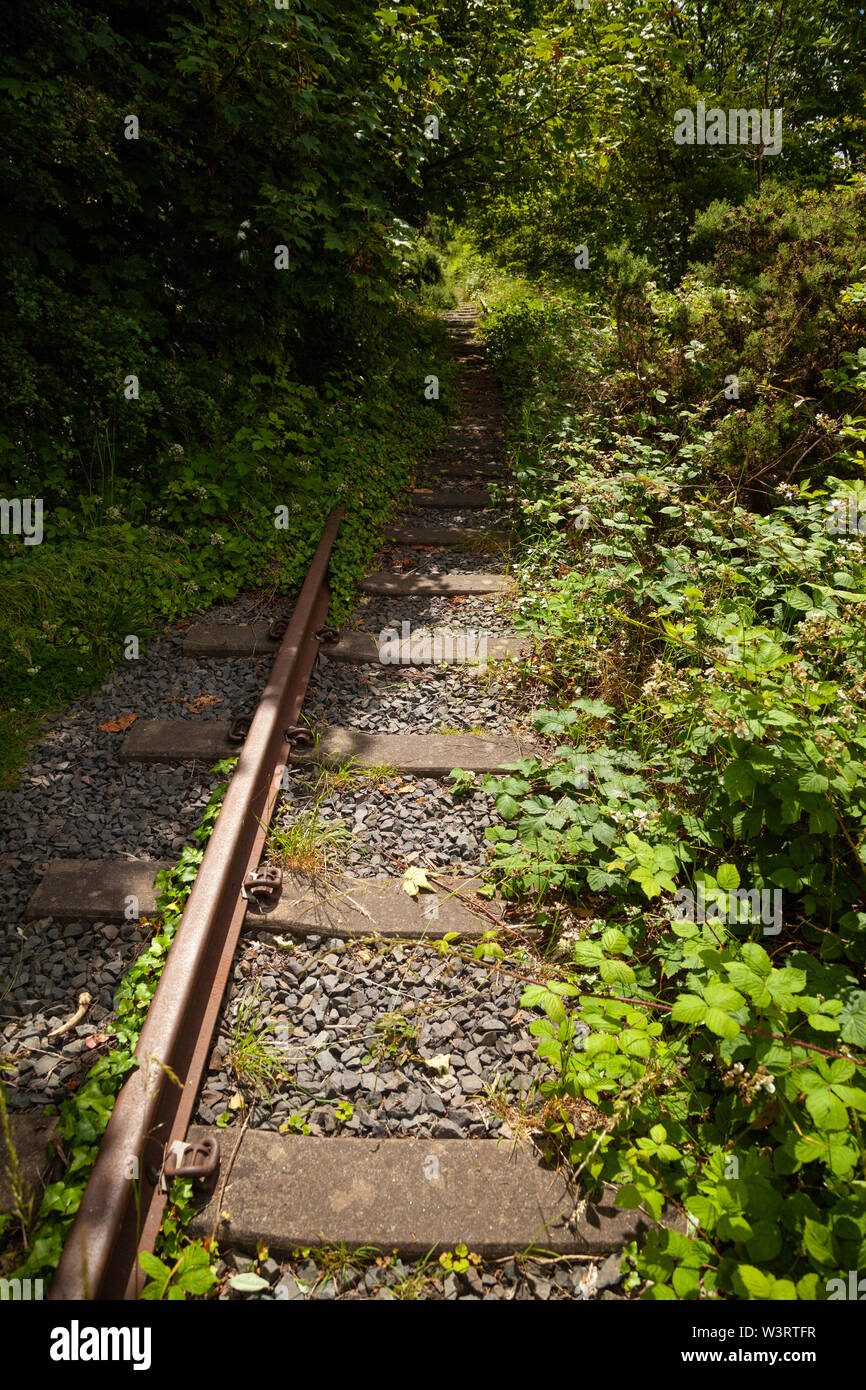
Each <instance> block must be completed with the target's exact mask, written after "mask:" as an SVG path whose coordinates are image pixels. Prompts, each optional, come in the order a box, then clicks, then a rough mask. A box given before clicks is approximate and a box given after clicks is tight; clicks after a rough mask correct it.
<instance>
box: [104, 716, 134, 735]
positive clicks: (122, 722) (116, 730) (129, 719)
mask: <svg viewBox="0 0 866 1390" xmlns="http://www.w3.org/2000/svg"><path fill="white" fill-rule="evenodd" d="M137 718H138V715H137V714H122V715H121V716H120V718H119V719H109V720H108V722H107V723H106V724H99V725H98V726H97V727H98V728H99V731H100V733H103V734H121V733H123V730H124V729H128V728H129V726H130V724H134V723H135V721H136V719H137Z"/></svg>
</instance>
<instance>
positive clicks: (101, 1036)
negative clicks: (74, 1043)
mask: <svg viewBox="0 0 866 1390" xmlns="http://www.w3.org/2000/svg"><path fill="white" fill-rule="evenodd" d="M104 1042H108V1034H107V1033H91V1034H90V1036H89V1037H87V1038H85V1039H84V1046H85V1047H101V1046H102V1044H103V1043H104Z"/></svg>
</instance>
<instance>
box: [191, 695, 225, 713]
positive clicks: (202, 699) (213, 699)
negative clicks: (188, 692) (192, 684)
mask: <svg viewBox="0 0 866 1390" xmlns="http://www.w3.org/2000/svg"><path fill="white" fill-rule="evenodd" d="M222 702H223V697H222V695H196V697H195V699H194V700H190V701H188V704H189V708H190V713H191V714H201V712H202V710H203V709H208V708H209V707H210V706H211V705H221V704H222Z"/></svg>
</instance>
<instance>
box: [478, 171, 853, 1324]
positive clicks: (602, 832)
mask: <svg viewBox="0 0 866 1390" xmlns="http://www.w3.org/2000/svg"><path fill="white" fill-rule="evenodd" d="M863 219H864V188H863V185H862V182H861V181H858V180H854V181H852V183H851V184H850V185H848V186H846V187H844V188H840V189H838V190H836V191H834V192H832V193H827V194H824V195H821V196H820V197H819V196H816V195H806V196H803V197H802V198H799V197H796V196H794V195H792V194H791V193H790V192H788V191H785V190H783V189H782V188H780V187H767V188H766V189H765V190H764V191H763V192H762V194H761V195H760V196H757V197H755V198H753V199H751V200H749V201H747V202H746V203H744V204H743V205H742V206H741V207H740V208H738V209H732V208H727V209H725V208H721V207H713V208H711V209H710V210H709V211H708V213H707V214H706V216H705V217H703V218H701V219H699V220H698V223H697V225H696V228H695V234H694V245H695V248H696V251H699V252H700V254H701V256H702V258H703V259H702V262H700V263H698V262H695V264H694V265H693V266H692V268H691V270H690V271H689V273H688V274H687V275H686V276H684V277H683V280H682V281H681V282H680V283H679V284H677V285H675V286H674V288H673V289H672V290H670V291H667V290H661V289H660V288H659V286H658V282H657V280H656V279H655V276H654V275H653V273H652V271H651V270H650V268H649V267H645V266H644V265H642V264H641V262H640V261H639V260H638V258H636V257H634V256H633V255H632V254H631V253H630V252H629V251H628V250H627V249H623V248H620V249H613V250H612V251H611V253H610V255H609V258H608V259H609V271H608V276H609V283H608V290H607V296H606V303H605V302H601V301H599V300H596V299H594V298H586V297H580V296H578V295H574V296H573V297H568V296H565V295H564V294H563V293H562V292H561V289H559V290H558V291H557V292H551V293H546V292H545V291H544V288H543V287H540V288H539V287H536V288H535V290H534V291H533V290H530V289H528V287H527V286H526V284H525V283H520V282H515V281H513V280H512V279H509V278H508V277H507V276H503V274H502V272H501V271H496V270H495V269H492V268H488V269H485V266H484V263H483V261H482V260H480V259H479V258H478V257H474V258H472V257H469V258H467V259H465V260H464V264H465V266H466V273H467V276H468V281H469V284H470V286H471V287H474V288H475V289H476V292H478V290H481V291H482V292H483V293H484V294H485V296H486V298H487V299H488V300H489V301H490V302H491V306H492V307H491V312H490V314H489V315H488V316H487V317H486V319H485V333H486V337H487V343H488V349H489V351H490V353H491V354H492V355H493V358H494V360H495V361H496V363H497V365H498V370H499V373H500V375H501V378H502V380H503V383H504V384H505V386H506V388H507V390H508V392H509V396H510V399H511V403H512V452H513V459H514V469H515V476H516V480H517V490H518V495H519V504H520V510H521V514H522V518H523V527H524V532H525V547H524V550H523V559H522V562H521V564H520V565H519V567H518V578H519V581H520V584H521V597H520V598H519V599H518V605H517V606H518V609H519V612H520V615H521V621H522V624H523V626H524V627H525V629H526V630H528V631H530V632H532V633H533V634H534V635H535V636H536V639H537V643H538V649H539V656H538V660H537V663H536V665H535V668H534V672H533V674H534V676H535V677H540V678H541V679H542V680H543V681H545V682H546V684H547V686H548V689H549V691H550V695H551V705H552V708H551V709H550V710H548V711H545V712H543V713H542V714H540V715H539V716H538V718H537V720H536V723H537V727H538V729H539V731H540V732H541V733H542V734H544V735H547V736H548V737H549V738H550V739H551V752H550V756H545V757H544V758H541V759H524V760H523V761H522V762H521V763H520V764H518V765H517V766H516V767H515V768H514V770H513V773H512V775H510V776H507V777H505V778H500V779H487V781H486V783H485V787H486V789H487V790H488V791H492V792H494V793H495V795H496V797H497V807H498V810H499V813H500V816H501V818H502V822H503V824H502V825H501V826H499V827H496V828H494V829H492V830H491V831H489V832H488V834H489V835H490V838H491V839H492V840H493V841H494V844H495V856H496V857H495V861H494V868H493V873H494V879H495V881H496V883H497V884H498V886H499V888H500V890H501V891H502V892H503V893H504V894H505V895H506V896H509V897H516V898H519V899H521V900H523V901H529V902H534V904H535V908H536V912H537V916H538V919H539V921H540V922H542V923H544V924H545V925H548V926H549V927H552V928H553V929H554V930H555V931H557V932H559V933H560V944H561V945H565V946H567V955H568V957H569V958H570V960H571V966H570V968H568V969H566V970H565V971H564V972H563V973H562V976H561V979H560V980H559V981H558V982H553V983H550V984H545V985H537V986H531V987H529V988H528V989H527V990H526V993H525V995H524V1001H523V1002H524V1004H525V1005H527V1006H531V1007H533V1008H536V1009H538V1010H539V1011H540V1014H541V1015H542V1016H541V1017H540V1018H539V1019H538V1021H536V1022H535V1023H534V1024H533V1031H534V1032H535V1034H536V1035H537V1036H538V1038H539V1052H540V1054H541V1055H542V1056H544V1057H545V1058H546V1059H547V1060H548V1061H549V1062H550V1064H551V1074H550V1079H549V1080H548V1081H547V1083H546V1084H545V1086H544V1087H543V1088H542V1089H543V1092H544V1094H545V1095H546V1096H547V1098H548V1099H549V1100H550V1099H555V1100H556V1101H557V1102H558V1104H557V1105H556V1106H554V1107H553V1108H552V1110H550V1111H548V1124H547V1128H548V1134H549V1138H550V1142H551V1143H552V1144H554V1145H555V1146H556V1147H558V1148H560V1149H562V1150H563V1151H564V1153H565V1154H566V1156H567V1157H568V1159H569V1160H570V1161H571V1163H572V1164H573V1165H574V1167H575V1173H576V1175H577V1176H579V1177H580V1178H581V1179H582V1180H583V1181H584V1182H587V1183H589V1184H596V1183H600V1182H602V1181H612V1182H614V1183H616V1184H617V1185H618V1189H619V1196H618V1201H619V1202H620V1204H621V1205H624V1206H638V1205H640V1206H642V1207H644V1209H645V1210H647V1211H648V1212H649V1213H650V1214H651V1215H652V1216H654V1217H658V1216H660V1215H661V1213H662V1210H663V1208H664V1206H665V1204H666V1203H670V1204H672V1205H673V1207H674V1208H675V1209H678V1210H679V1211H680V1212H681V1213H683V1215H684V1216H685V1217H686V1218H687V1220H688V1222H689V1232H688V1235H686V1234H685V1233H678V1232H673V1231H659V1232H656V1233H654V1234H653V1235H652V1236H651V1237H650V1238H649V1240H648V1241H647V1243H646V1244H645V1246H644V1247H643V1249H641V1250H639V1251H638V1250H637V1249H636V1248H635V1249H633V1250H632V1251H631V1255H630V1259H631V1265H632V1268H633V1271H634V1272H633V1276H632V1280H631V1283H632V1285H633V1286H634V1287H635V1288H636V1289H639V1290H640V1291H641V1292H642V1295H643V1296H644V1297H650V1298H707V1297H715V1296H726V1297H734V1298H783V1299H784V1298H800V1299H810V1300H815V1299H823V1298H827V1297H829V1296H832V1294H833V1289H834V1287H835V1286H834V1285H833V1283H832V1282H831V1281H832V1280H833V1279H834V1278H837V1277H840V1276H841V1277H843V1278H844V1277H847V1276H846V1271H847V1270H849V1269H857V1268H858V1267H860V1265H861V1264H862V1259H863V1253H864V1238H866V1204H864V1201H863V1195H862V1179H863V1176H864V1166H863V1165H864V1147H863V1134H862V1118H861V1117H862V1115H863V1113H864V1111H866V1076H864V1066H866V1051H864V1044H866V989H864V987H863V986H864V981H863V963H864V960H866V848H864V844H866V793H864V785H866V781H864V774H866V686H864V678H863V670H864V655H866V623H864V603H866V598H864V580H866V537H864V535H863V532H862V531H861V530H860V529H859V527H858V526H857V525H856V524H855V526H854V528H853V530H852V529H851V528H850V526H849V522H850V519H851V517H852V516H853V517H856V516H858V515H859V514H860V513H859V511H858V509H859V508H862V506H863V501H864V500H866V498H864V494H866V479H864V477H863V463H864V454H863V443H864V440H866V418H864V403H866V390H864V388H866V377H864V374H863V362H864V359H866V349H864V346H863V345H864V339H866V319H864V313H863V301H862V296H861V294H860V290H859V288H858V282H857V273H858V269H859V266H860V265H861V264H862V257H863V246H864V243H866V238H864V221H863ZM779 233H781V235H779ZM792 267H796V268H797V270H796V271H795V272H794V273H792ZM731 375H734V376H738V377H739V384H740V392H739V398H736V396H734V397H733V398H732V397H731V394H730V393H729V394H728V398H727V399H726V395H725V390H724V388H725V385H726V380H725V378H726V377H730V376H731ZM843 523H844V524H843ZM578 1021H580V1022H581V1023H582V1024H584V1025H588V1026H589V1030H590V1031H589V1035H588V1036H587V1037H585V1039H584V1038H583V1037H582V1036H581V1035H582V1033H583V1032H585V1030H584V1029H578V1028H577V1027H576V1025H577V1023H578ZM578 1099H580V1100H584V1101H589V1102H590V1103H591V1104H593V1105H594V1106H596V1107H597V1108H598V1110H599V1111H600V1112H601V1114H602V1115H603V1116H604V1119H603V1123H602V1124H601V1126H600V1127H596V1128H595V1130H594V1131H590V1132H589V1133H585V1134H584V1133H576V1132H575V1127H574V1124H573V1122H572V1118H571V1111H572V1107H573V1105H574V1102H575V1101H576V1100H578Z"/></svg>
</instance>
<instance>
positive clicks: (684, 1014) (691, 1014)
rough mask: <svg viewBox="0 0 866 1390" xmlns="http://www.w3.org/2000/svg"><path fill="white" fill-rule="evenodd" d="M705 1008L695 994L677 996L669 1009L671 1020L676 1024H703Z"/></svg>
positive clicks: (705, 1013)
mask: <svg viewBox="0 0 866 1390" xmlns="http://www.w3.org/2000/svg"><path fill="white" fill-rule="evenodd" d="M706 1015H707V1006H706V1004H705V1003H704V1001H703V999H701V998H700V996H699V995H697V994H679V995H677V998H676V1000H675V1002H674V1006H673V1008H672V1009H671V1018H672V1019H674V1021H675V1022H676V1023H703V1021H704V1019H705V1018H706Z"/></svg>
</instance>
